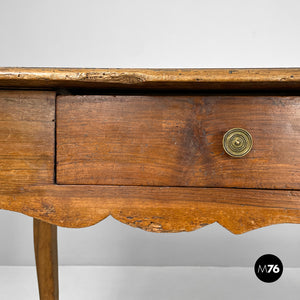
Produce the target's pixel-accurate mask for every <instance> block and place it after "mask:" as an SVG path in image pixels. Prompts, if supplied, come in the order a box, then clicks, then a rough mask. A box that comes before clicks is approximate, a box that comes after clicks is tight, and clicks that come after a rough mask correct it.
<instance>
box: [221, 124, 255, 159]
mask: <svg viewBox="0 0 300 300" xmlns="http://www.w3.org/2000/svg"><path fill="white" fill-rule="evenodd" d="M252 145H253V142H252V136H251V134H250V133H249V132H248V131H247V130H245V129H242V128H232V129H230V130H228V131H227V132H226V133H225V134H224V136H223V148H224V150H225V152H226V153H227V154H228V155H230V156H233V157H242V156H245V155H246V154H247V153H249V152H250V150H251V148H252Z"/></svg>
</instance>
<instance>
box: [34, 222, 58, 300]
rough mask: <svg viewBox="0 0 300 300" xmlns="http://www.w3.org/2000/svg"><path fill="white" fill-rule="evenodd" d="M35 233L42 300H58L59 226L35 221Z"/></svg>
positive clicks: (37, 268) (36, 258) (35, 248)
mask: <svg viewBox="0 0 300 300" xmlns="http://www.w3.org/2000/svg"><path fill="white" fill-rule="evenodd" d="M33 231H34V250H35V261H36V270H37V277H38V283H39V292H40V300H58V261H57V226H55V225H51V224H48V223H46V222H43V221H40V220H37V219H34V221H33Z"/></svg>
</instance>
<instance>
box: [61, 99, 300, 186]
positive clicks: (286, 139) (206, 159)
mask: <svg viewBox="0 0 300 300" xmlns="http://www.w3.org/2000/svg"><path fill="white" fill-rule="evenodd" d="M235 127H241V128H244V129H246V130H248V131H249V132H250V133H251V135H252V137H253V143H254V145H253V149H252V151H251V152H250V153H249V154H247V155H246V156H245V157H243V158H232V157H230V156H228V155H227V154H226V153H225V152H224V150H223V146H222V137H223V135H224V133H225V132H226V131H227V130H229V129H231V128H235ZM274 174H276V176H274ZM57 183H59V184H114V185H145V186H149V185H151V186H199V187H239V188H267V189H300V97H271V96H61V97H58V98H57Z"/></svg>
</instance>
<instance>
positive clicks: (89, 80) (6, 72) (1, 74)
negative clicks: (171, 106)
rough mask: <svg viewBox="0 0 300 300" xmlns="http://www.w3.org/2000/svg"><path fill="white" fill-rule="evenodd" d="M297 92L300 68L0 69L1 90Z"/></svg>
mask: <svg viewBox="0 0 300 300" xmlns="http://www.w3.org/2000/svg"><path fill="white" fill-rule="evenodd" d="M8 87H14V88H53V89H57V88H64V87H65V88H117V89H118V88H120V89H145V90H147V89H158V90H166V89H174V90H178V89H192V90H211V89H214V90H223V89H224V90H227V89H238V90H246V89H258V90H268V89H276V90H278V89H300V68H276V69H80V68H4V67H2V68H0V88H8Z"/></svg>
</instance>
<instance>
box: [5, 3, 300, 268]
mask: <svg viewBox="0 0 300 300" xmlns="http://www.w3.org/2000/svg"><path fill="white" fill-rule="evenodd" d="M299 12H300V1H297V0H284V1H278V0H277V1H275V0H273V1H267V0H251V1H240V0H237V1H234V0H229V1H225V0H220V1H217V0H210V1H199V0H197V1H196V0H194V1H193V0H184V1H183V0H181V1H177V0H164V1H163V0H151V1H142V0H138V1H133V0H126V1H125V0H123V1H121V0H119V1H116V0H107V1H99V0H98V1H89V0H85V1H79V0H70V1H65V0H52V1H40V0H36V1H34V0H27V1H23V0H20V1H14V0H10V1H4V0H0V66H3V67H6V66H17V67H45V66H49V67H99V68H104V67H105V68H110V67H113V68H115V67H120V68H122V67H124V68H125V67H126V68H131V67H134V68H137V67H141V68H169V67H172V68H210V67H215V68H224V67H229V68H233V67H300V42H299V37H300V35H299V33H300V17H299ZM274 176H276V174H274ZM265 253H274V254H276V255H277V256H279V257H280V258H281V260H282V262H283V264H284V266H286V267H287V266H289V267H300V255H299V253H300V225H291V224H290V225H275V226H271V227H267V228H262V229H258V230H255V231H252V232H249V233H246V234H243V235H233V234H231V233H230V232H228V231H227V230H225V229H224V228H222V227H221V226H219V225H218V224H213V225H210V226H207V227H205V228H203V229H200V230H197V231H194V232H191V233H178V234H155V233H148V232H144V231H142V230H139V229H135V228H131V227H128V226H126V225H123V224H121V223H119V222H118V221H115V220H113V219H112V218H108V219H106V220H105V221H103V222H102V223H99V224H97V225H96V226H93V227H91V228H85V229H76V230H75V229H62V228H60V229H59V263H60V264H61V265H76V264H78V265H170V266H172V265H190V266H192V265H195V266H198V265H200V266H251V267H252V266H253V264H254V262H255V261H256V259H257V258H258V257H259V256H260V255H262V254H265ZM33 264H34V253H33V241H32V220H31V219H30V218H29V217H26V216H23V215H20V214H17V213H12V212H7V211H0V265H33Z"/></svg>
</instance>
